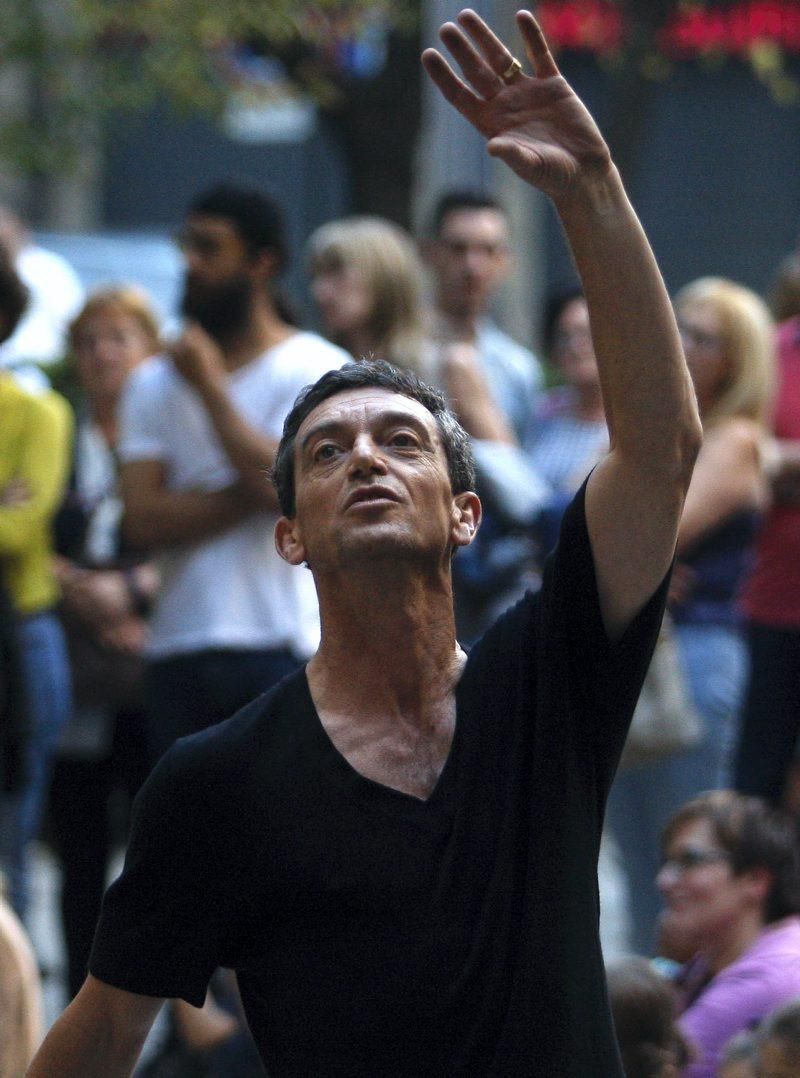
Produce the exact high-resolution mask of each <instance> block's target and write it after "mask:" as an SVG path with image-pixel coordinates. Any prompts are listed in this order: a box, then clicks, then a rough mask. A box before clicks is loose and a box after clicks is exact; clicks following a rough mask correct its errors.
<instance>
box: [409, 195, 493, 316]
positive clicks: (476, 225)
mask: <svg viewBox="0 0 800 1078" xmlns="http://www.w3.org/2000/svg"><path fill="white" fill-rule="evenodd" d="M429 261H430V265H431V268H432V270H433V273H434V275H435V278H436V293H437V302H438V305H439V307H440V309H441V310H442V311H444V312H445V314H451V315H453V316H455V317H465V316H477V315H481V314H484V313H485V312H486V311H487V309H488V307H489V303H490V301H491V299H492V296H493V295H494V293H495V292H496V291H497V289H498V288H499V287H500V285H501V284H502V283H503V281H504V280H505V278H506V276H507V275H508V271H509V269H510V265H511V257H510V252H509V246H508V225H507V223H506V219H505V216H504V215H503V214H502V213H501V212H500V211H499V210H494V209H463V210H451V212H450V213H448V214H446V215H445V217H444V219H443V221H442V224H441V227H440V229H439V234H438V236H437V237H436V239H435V240H434V242H433V244H432V245H431V247H430V250H429Z"/></svg>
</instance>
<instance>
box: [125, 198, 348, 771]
mask: <svg viewBox="0 0 800 1078" xmlns="http://www.w3.org/2000/svg"><path fill="white" fill-rule="evenodd" d="M180 243H181V246H182V249H183V253H184V257H185V260H186V271H185V287H184V295H183V304H182V305H183V313H184V315H185V316H186V318H187V325H186V329H185V331H184V333H183V334H182V336H181V337H180V338H179V339H178V340H177V341H176V342H175V343H174V344H172V345H171V346H170V348H169V349H168V350H167V352H166V353H165V354H164V355H162V356H159V357H156V358H154V359H152V360H149V361H147V362H146V363H144V364H143V365H142V366H141V367H139V368H138V369H137V370H136V371H135V372H134V374H133V376H132V377H131V379H130V382H129V384H128V386H127V388H126V392H125V395H124V398H123V402H122V410H121V439H120V456H121V459H122V472H121V486H122V493H123V500H124V504H125V521H124V526H125V530H126V534H127V536H128V538H129V539H130V541H131V542H132V543H133V544H134V545H136V546H139V547H142V548H145V549H148V550H153V551H155V552H157V553H158V554H159V555H160V560H161V571H162V587H161V591H160V594H159V596H158V598H157V601H156V605H155V610H154V611H153V615H152V621H151V640H150V646H149V658H150V664H149V671H148V698H149V705H150V707H149V710H150V714H151V719H152V743H153V754H154V756H157V755H160V753H161V752H163V751H164V750H165V749H166V748H168V747H169V745H170V744H171V743H172V742H173V741H174V740H175V739H176V738H177V737H181V736H183V735H185V734H188V733H191V732H194V731H195V730H199V729H203V728H204V727H206V726H209V725H211V724H212V723H215V722H218V721H220V720H221V719H224V718H227V717H228V716H229V715H231V714H232V713H233V712H234V711H236V710H237V709H238V708H239V707H241V706H243V705H244V704H245V703H247V702H248V701H249V700H250V699H252V698H253V697H255V696H256V695H258V694H259V693H260V692H263V691H265V690H266V689H267V688H269V687H270V686H271V685H272V684H274V683H275V682H276V681H277V680H279V679H280V678H281V677H283V676H284V675H285V674H287V673H289V672H290V671H291V670H293V669H294V668H295V666H296V665H297V664H298V662H300V661H302V660H303V659H305V658H307V657H308V656H309V655H310V654H311V653H312V652H313V650H314V648H315V646H316V643H317V640H318V631H319V630H318V615H317V604H316V596H315V594H314V589H313V584H312V581H311V576H310V574H297V573H294V572H292V570H291V569H290V567H289V566H287V565H286V563H285V562H284V561H283V560H282V559H281V558H280V557H279V556H278V554H277V553H276V551H275V549H274V547H273V544H272V542H271V539H270V536H271V534H272V531H273V526H274V523H275V520H276V519H277V513H276V511H275V510H276V508H277V502H276V500H275V495H274V493H273V491H272V489H271V488H270V485H269V484H268V483H266V482H265V481H264V478H265V472H266V470H267V469H268V468H269V467H270V466H271V465H272V462H273V457H274V453H275V449H276V447H277V444H278V439H279V437H280V433H281V429H282V425H283V419H284V416H285V415H286V414H287V412H288V411H289V409H290V408H291V406H292V404H293V402H294V399H295V397H296V396H297V394H298V393H299V391H300V390H301V389H302V388H303V386H305V385H307V384H308V383H309V382H313V381H315V380H316V379H317V378H318V377H319V376H320V375H321V374H323V373H324V372H325V371H327V370H330V369H331V368H335V367H339V366H341V365H342V363H343V362H345V360H346V359H347V358H348V357H347V356H346V354H345V353H344V352H342V351H341V350H340V349H338V348H335V347H333V346H332V345H329V344H328V343H327V342H325V341H323V340H322V339H321V338H320V337H318V336H316V335H314V334H311V333H304V332H301V331H299V330H298V329H297V328H296V327H295V326H294V325H292V324H291V323H290V322H289V321H287V318H286V317H285V316H284V311H283V308H282V304H281V300H280V298H279V296H278V295H277V293H276V291H275V283H276V281H277V278H278V276H279V274H280V272H281V269H282V267H283V263H284V261H285V257H286V252H285V245H284V239H283V229H282V223H281V219H280V215H279V213H278V211H277V209H276V207H275V206H274V205H273V204H272V203H271V202H270V201H269V200H268V199H266V198H265V197H264V196H263V195H261V194H260V193H259V192H255V191H247V190H241V189H238V188H234V187H229V186H218V187H215V188H213V189H211V190H210V191H207V192H205V193H203V194H201V195H200V196H199V197H198V198H196V199H195V201H194V202H193V203H192V205H191V206H190V208H189V212H188V216H187V220H186V224H185V227H184V229H183V232H182V233H181V236H180Z"/></svg>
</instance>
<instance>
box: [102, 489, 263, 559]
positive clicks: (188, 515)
mask: <svg viewBox="0 0 800 1078" xmlns="http://www.w3.org/2000/svg"><path fill="white" fill-rule="evenodd" d="M260 508H261V507H260V506H258V505H256V504H255V503H254V501H253V499H252V498H250V497H249V495H248V492H245V491H243V489H242V487H241V485H240V484H232V485H231V486H229V487H225V488H223V489H222V490H217V491H191V490H185V491H172V490H154V491H149V492H147V494H142V495H140V496H138V497H136V498H135V499H134V498H131V499H129V500H126V506H125V516H124V518H123V529H124V532H125V536H126V538H127V539H128V541H129V542H130V543H131V544H132V545H133V546H135V547H137V548H139V549H141V550H157V549H160V548H162V547H171V546H184V545H190V544H193V543H198V542H202V541H203V540H204V539H210V538H211V537H213V536H215V535H220V534H221V533H222V532H225V531H227V530H228V529H229V528H233V527H235V526H236V525H237V524H239V523H240V522H241V521H242V520H245V519H246V518H247V517H248V516H251V515H252V514H253V513H254V512H256V511H258V510H259V509H260Z"/></svg>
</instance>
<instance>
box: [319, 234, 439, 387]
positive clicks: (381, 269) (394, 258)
mask: <svg viewBox="0 0 800 1078" xmlns="http://www.w3.org/2000/svg"><path fill="white" fill-rule="evenodd" d="M308 263H309V268H310V271H311V273H314V272H315V271H321V270H324V269H329V268H338V267H341V266H344V267H348V268H355V269H356V270H357V271H358V272H359V273H360V274H361V276H362V277H363V279H364V282H365V284H366V287H367V289H368V291H369V295H370V299H371V304H370V311H369V315H368V321H367V326H366V327H365V328H366V330H367V332H368V333H369V335H370V337H371V338H372V340H373V342H374V344H373V350H374V358H376V359H386V360H388V361H389V362H390V363H394V364H395V365H396V366H398V367H407V368H409V369H411V370H414V371H417V372H419V368H420V356H421V349H422V346H423V338H424V330H423V318H422V285H421V282H422V265H421V262H420V260H419V256H418V255H417V251H416V247H415V246H414V241H413V240H412V239H411V237H410V236H409V235H408V233H407V232H405V231H404V230H403V229H402V228H400V226H399V225H395V224H393V223H392V222H391V221H387V220H385V219H384V218H382V217H347V218H344V219H343V220H340V221H331V222H329V223H328V224H325V225H322V226H321V227H320V228H318V229H317V230H316V231H315V232H314V233H312V235H311V238H310V239H309V241H308ZM338 343H342V342H341V341H340V342H338ZM357 358H359V359H361V358H366V359H369V358H370V357H369V356H366V357H362V356H359V357H357Z"/></svg>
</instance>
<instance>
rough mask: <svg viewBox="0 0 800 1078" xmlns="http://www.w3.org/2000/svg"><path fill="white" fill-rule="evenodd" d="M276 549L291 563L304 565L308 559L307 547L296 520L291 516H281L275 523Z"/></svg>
mask: <svg viewBox="0 0 800 1078" xmlns="http://www.w3.org/2000/svg"><path fill="white" fill-rule="evenodd" d="M275 549H276V550H277V551H278V553H279V554H280V556H281V557H282V558H283V560H284V561H288V563H289V564H290V565H303V563H304V562H305V561H306V548H305V544H304V543H303V541H302V539H301V538H300V532H299V530H298V527H297V521H296V520H292V519H290V518H289V517H280V518H279V520H278V523H277V524H276V525H275Z"/></svg>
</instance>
